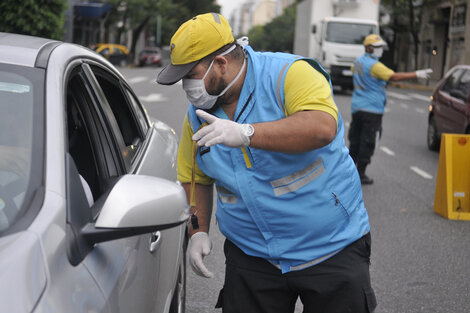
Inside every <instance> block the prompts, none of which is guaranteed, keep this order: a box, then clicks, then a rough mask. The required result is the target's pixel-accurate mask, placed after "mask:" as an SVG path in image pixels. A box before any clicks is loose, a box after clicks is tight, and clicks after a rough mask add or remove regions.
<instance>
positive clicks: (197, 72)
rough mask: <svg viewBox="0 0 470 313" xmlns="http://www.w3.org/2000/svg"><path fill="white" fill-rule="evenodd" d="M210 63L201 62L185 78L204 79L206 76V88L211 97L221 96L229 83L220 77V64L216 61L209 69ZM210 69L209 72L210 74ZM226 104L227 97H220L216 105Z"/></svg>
mask: <svg viewBox="0 0 470 313" xmlns="http://www.w3.org/2000/svg"><path fill="white" fill-rule="evenodd" d="M209 66H210V62H199V63H198V64H197V65H196V66H195V67H194V68H193V69H192V70H191V71H190V72H189V73H188V74H187V75H186V77H185V78H189V79H202V78H203V77H204V75H206V73H207V75H206V77H205V78H204V86H205V88H206V91H207V93H208V94H210V95H218V94H220V93H221V92H222V91H223V90H224V89H225V87H227V83H226V82H225V80H224V79H223V78H222V76H221V75H219V73H220V71H219V68H218V63H217V62H216V61H214V64H212V66H211V68H210V69H209ZM208 69H209V72H208ZM224 103H225V95H222V96H220V97H219V98H218V99H217V102H216V103H215V106H217V105H223V104H224Z"/></svg>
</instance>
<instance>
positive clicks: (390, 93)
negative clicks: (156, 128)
mask: <svg viewBox="0 0 470 313" xmlns="http://www.w3.org/2000/svg"><path fill="white" fill-rule="evenodd" d="M387 95H389V96H392V97H394V98H397V99H401V100H411V98H410V97H409V96H407V95H403V94H401V93H397V92H393V91H387Z"/></svg>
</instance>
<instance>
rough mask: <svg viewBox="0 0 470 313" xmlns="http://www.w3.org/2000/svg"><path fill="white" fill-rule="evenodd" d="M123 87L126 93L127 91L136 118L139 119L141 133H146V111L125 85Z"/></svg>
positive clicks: (147, 127) (147, 126)
mask: <svg viewBox="0 0 470 313" xmlns="http://www.w3.org/2000/svg"><path fill="white" fill-rule="evenodd" d="M124 89H125V90H126V93H127V96H128V97H129V100H130V102H131V105H132V106H133V108H134V111H135V112H136V116H137V120H138V121H139V124H140V127H141V128H142V130H143V133H144V134H146V133H147V130H148V129H149V123H148V116H147V112H146V111H145V109H144V108H143V107H142V106H141V105H140V103H139V100H137V98H136V97H135V96H134V94H133V93H132V92H131V91H130V90H129V89H127V88H126V87H125V88H124Z"/></svg>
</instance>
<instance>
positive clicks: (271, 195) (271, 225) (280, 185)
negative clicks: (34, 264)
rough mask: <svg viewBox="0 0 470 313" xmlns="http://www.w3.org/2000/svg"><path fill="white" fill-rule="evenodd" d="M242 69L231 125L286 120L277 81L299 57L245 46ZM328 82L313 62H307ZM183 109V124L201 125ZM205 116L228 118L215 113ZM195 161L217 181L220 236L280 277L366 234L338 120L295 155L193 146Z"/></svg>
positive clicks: (356, 180)
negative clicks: (324, 139)
mask: <svg viewBox="0 0 470 313" xmlns="http://www.w3.org/2000/svg"><path fill="white" fill-rule="evenodd" d="M246 50H247V54H248V68H247V74H246V77H245V81H244V84H243V88H242V91H241V94H240V97H239V100H238V105H237V108H236V112H235V118H234V120H235V121H236V122H238V123H261V122H269V121H275V120H279V119H282V118H285V117H286V116H285V111H284V79H285V76H286V73H287V70H288V68H289V67H290V66H291V65H292V63H293V62H294V61H296V60H298V59H299V58H300V57H298V56H294V55H291V54H285V53H261V52H255V51H253V50H252V49H251V48H250V47H246ZM306 61H308V62H309V63H310V64H311V65H312V66H313V67H314V68H316V69H317V70H319V71H320V72H321V73H323V75H325V77H327V79H328V80H329V76H328V74H327V73H326V72H325V71H324V70H323V69H322V68H321V66H320V65H318V63H316V62H315V61H313V60H311V59H306ZM195 109H196V108H195V107H194V106H193V105H190V107H189V110H188V121H189V122H190V124H191V127H192V129H193V131H194V132H195V131H197V129H198V128H199V127H200V125H201V123H202V122H204V121H201V120H200V119H199V118H198V117H197V115H196V114H195ZM211 113H212V114H214V115H216V116H218V117H219V118H225V119H227V118H228V117H227V116H226V114H225V113H224V111H223V109H221V108H219V109H217V110H216V111H215V112H211ZM197 164H198V165H199V167H200V169H201V170H202V171H203V172H204V173H205V174H206V175H208V176H210V177H212V178H214V179H215V181H216V183H215V184H216V189H217V213H216V217H217V221H218V225H219V228H220V231H221V232H222V233H223V234H224V235H225V236H226V237H227V239H229V240H230V241H232V242H233V243H234V244H235V245H237V246H238V247H239V248H240V249H242V250H243V251H244V252H245V253H246V254H248V255H251V256H256V257H261V258H265V259H267V260H269V261H270V262H271V263H273V264H274V265H275V266H277V267H278V268H279V269H281V270H282V272H283V273H286V272H289V271H292V270H299V269H303V268H306V267H308V266H312V265H314V264H317V263H319V262H321V261H323V260H325V259H327V258H329V257H330V256H332V255H334V254H335V253H337V252H339V251H340V250H341V249H343V248H344V247H346V246H347V245H348V244H350V243H352V242H353V241H355V240H357V239H359V238H360V237H362V236H363V235H364V234H365V233H367V232H368V231H369V220H368V215H367V211H366V209H365V207H364V202H363V199H362V189H361V184H360V181H359V175H358V173H357V170H356V167H355V165H354V163H353V161H352V159H351V158H350V157H349V152H348V149H347V148H346V146H345V143H344V128H343V121H342V119H341V116H340V115H338V130H337V134H336V137H335V139H334V140H333V141H332V142H331V143H330V144H329V145H327V146H325V147H323V148H320V149H316V150H313V151H308V152H304V153H299V154H292V153H281V152H273V151H267V150H261V149H256V148H252V147H247V148H229V147H226V146H224V145H216V146H212V147H210V149H208V148H204V147H202V148H199V150H198V153H197Z"/></svg>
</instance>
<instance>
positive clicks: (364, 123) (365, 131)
mask: <svg viewBox="0 0 470 313" xmlns="http://www.w3.org/2000/svg"><path fill="white" fill-rule="evenodd" d="M381 132H382V114H374V113H369V112H364V111H358V112H356V113H353V114H352V121H351V125H350V127H349V134H348V139H349V154H350V155H351V158H352V159H353V160H354V162H355V163H356V165H357V169H358V171H359V174H360V175H362V174H364V171H365V168H366V166H367V165H368V164H369V163H370V159H371V158H372V155H373V154H374V150H375V145H376V142H377V140H378V138H379V137H380V134H381Z"/></svg>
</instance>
